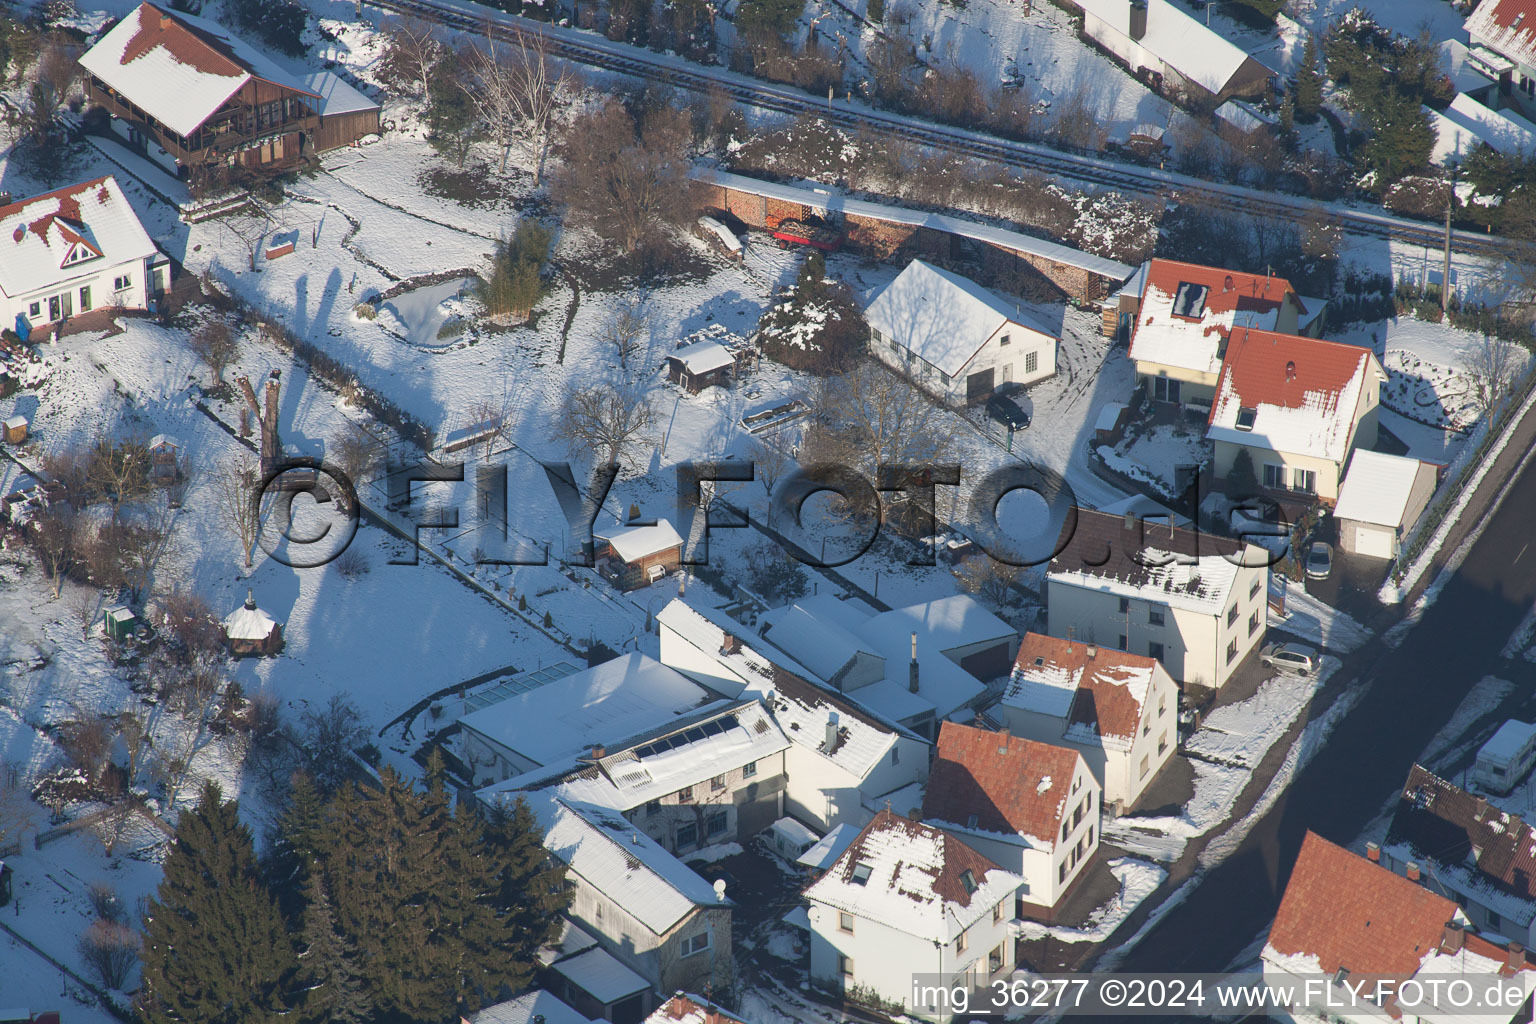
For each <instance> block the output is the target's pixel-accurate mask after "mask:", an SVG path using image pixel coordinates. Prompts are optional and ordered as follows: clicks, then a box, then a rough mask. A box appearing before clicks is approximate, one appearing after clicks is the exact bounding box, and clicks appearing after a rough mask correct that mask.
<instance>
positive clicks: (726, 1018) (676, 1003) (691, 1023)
mask: <svg viewBox="0 0 1536 1024" xmlns="http://www.w3.org/2000/svg"><path fill="white" fill-rule="evenodd" d="M645 1020H646V1024H667V1022H668V1021H685V1022H687V1024H744V1022H743V1021H742V1019H741V1018H740V1017H733V1016H731V1014H729V1013H727V1012H726V1011H725V1010H722V1009H721V1008H720V1007H718V1006H716V1005H715V1004H714V1003H712V1002H710V1001H709V1000H707V999H703V998H700V997H699V996H696V995H691V994H689V993H686V992H678V993H677V994H675V995H673V997H672V998H671V999H668V1000H667V1001H666V1002H664V1003H662V1004H661V1005H660V1006H658V1007H656V1009H654V1010H652V1011H651V1015H650V1016H649V1017H647V1018H646V1019H645Z"/></svg>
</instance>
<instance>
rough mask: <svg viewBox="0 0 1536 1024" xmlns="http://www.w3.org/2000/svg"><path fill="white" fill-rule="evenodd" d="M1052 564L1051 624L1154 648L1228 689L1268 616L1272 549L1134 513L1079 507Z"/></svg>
mask: <svg viewBox="0 0 1536 1024" xmlns="http://www.w3.org/2000/svg"><path fill="white" fill-rule="evenodd" d="M1059 544H1060V551H1059V552H1058V554H1057V555H1056V557H1055V558H1054V559H1052V560H1051V565H1050V569H1049V570H1048V571H1047V573H1046V577H1045V579H1046V611H1047V619H1046V621H1047V629H1046V632H1048V633H1050V635H1051V636H1054V637H1064V638H1069V639H1073V640H1080V641H1082V642H1084V643H1091V644H1100V645H1107V646H1110V647H1113V648H1115V649H1116V650H1120V651H1129V652H1133V653H1136V654H1143V653H1144V654H1146V655H1147V656H1148V657H1151V658H1155V659H1156V660H1157V661H1159V662H1161V663H1162V665H1163V668H1165V669H1167V670H1168V674H1169V675H1170V676H1172V677H1173V678H1174V679H1177V680H1179V681H1180V682H1183V683H1194V684H1197V685H1200V686H1207V687H1211V688H1220V687H1221V686H1222V685H1224V684H1225V683H1226V682H1227V680H1228V679H1229V678H1230V677H1231V675H1232V673H1233V672H1234V671H1235V670H1236V669H1237V667H1238V666H1239V665H1241V664H1242V662H1243V659H1244V658H1245V657H1247V655H1248V653H1249V652H1250V651H1252V650H1254V649H1255V648H1257V647H1258V646H1259V644H1261V643H1263V641H1264V632H1265V629H1266V628H1267V627H1268V624H1269V600H1268V582H1269V559H1270V558H1271V556H1270V554H1269V553H1268V552H1267V551H1265V550H1263V549H1262V548H1259V547H1257V546H1255V545H1251V544H1245V543H1243V542H1240V541H1234V540H1228V539H1226V538H1223V537H1215V536H1212V535H1210V534H1205V533H1198V532H1195V531H1192V530H1181V529H1178V528H1177V527H1172V526H1168V527H1164V526H1161V525H1153V524H1150V523H1148V522H1146V521H1145V520H1143V519H1140V518H1137V517H1136V516H1133V515H1126V516H1124V517H1121V516H1111V515H1105V514H1104V513H1102V512H1093V511H1090V510H1088V509H1078V511H1077V521H1076V523H1075V524H1074V523H1071V522H1068V523H1067V524H1066V526H1065V527H1064V529H1063V536H1062V538H1061V541H1060V542H1059Z"/></svg>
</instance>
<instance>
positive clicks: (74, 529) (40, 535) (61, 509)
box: [31, 501, 80, 600]
mask: <svg viewBox="0 0 1536 1024" xmlns="http://www.w3.org/2000/svg"><path fill="white" fill-rule="evenodd" d="M79 534H80V531H79V528H78V526H77V523H76V521H75V510H74V508H73V507H71V506H70V504H69V503H68V502H66V501H50V502H48V504H46V505H45V506H43V508H42V510H41V511H39V512H38V514H37V515H35V516H33V518H32V521H31V538H32V547H33V549H34V550H35V551H36V552H37V558H38V561H40V562H41V563H42V565H43V572H45V573H46V574H47V576H48V584H49V586H51V587H52V588H53V597H54V600H58V598H59V595H60V593H62V591H63V587H64V577H65V576H66V575H68V574H69V570H70V569H71V568H73V567H74V565H75V561H76V557H77V555H78V551H77V545H76V538H77V537H78V536H79Z"/></svg>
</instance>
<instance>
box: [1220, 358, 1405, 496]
mask: <svg viewBox="0 0 1536 1024" xmlns="http://www.w3.org/2000/svg"><path fill="white" fill-rule="evenodd" d="M1386 379H1387V374H1386V371H1385V370H1383V369H1382V368H1381V362H1380V361H1379V360H1378V359H1377V358H1376V354H1375V353H1374V352H1372V351H1371V350H1370V349H1368V348H1362V347H1361V346H1359V345H1348V344H1344V343H1342V342H1337V341H1323V340H1321V339H1318V338H1303V337H1301V336H1299V335H1294V334H1278V333H1275V332H1272V331H1260V330H1249V329H1238V330H1235V331H1234V332H1233V335H1232V339H1231V341H1230V343H1229V344H1228V347H1227V354H1226V360H1225V362H1224V364H1223V365H1222V369H1221V379H1220V381H1219V383H1218V384H1217V388H1216V400H1215V402H1214V404H1212V406H1211V412H1210V419H1209V423H1208V425H1207V427H1206V437H1208V438H1209V439H1210V440H1211V441H1212V442H1214V447H1215V452H1214V454H1213V456H1212V473H1213V475H1214V476H1215V478H1216V480H1217V481H1219V482H1220V483H1222V484H1223V485H1224V486H1226V487H1228V488H1229V489H1232V488H1234V487H1235V488H1236V490H1239V491H1240V490H1245V489H1246V488H1247V486H1249V485H1248V484H1247V483H1246V482H1245V481H1244V482H1237V483H1234V480H1233V470H1234V468H1235V467H1237V466H1238V465H1240V457H1241V455H1243V454H1246V455H1247V457H1248V463H1249V465H1250V466H1251V468H1252V471H1253V481H1252V483H1254V484H1257V486H1258V487H1260V488H1262V489H1263V490H1265V491H1272V492H1289V493H1290V494H1292V495H1297V496H1300V497H1302V498H1303V499H1304V500H1312V499H1316V500H1319V501H1323V502H1326V503H1327V504H1329V505H1332V504H1334V503H1335V502H1336V501H1337V500H1338V497H1339V485H1340V483H1341V482H1342V481H1343V479H1344V471H1345V469H1346V468H1347V467H1348V465H1349V460H1350V455H1351V453H1352V452H1353V451H1354V449H1355V448H1356V447H1357V446H1358V447H1361V448H1369V447H1371V446H1372V445H1374V444H1375V443H1376V432H1377V419H1378V417H1379V415H1380V406H1381V385H1382V384H1383V383H1384V382H1385V381H1386ZM1244 477H1246V474H1239V480H1240V481H1242V480H1243V478H1244ZM1234 495H1235V496H1236V497H1250V496H1251V494H1250V495H1244V494H1236V493H1235V492H1234Z"/></svg>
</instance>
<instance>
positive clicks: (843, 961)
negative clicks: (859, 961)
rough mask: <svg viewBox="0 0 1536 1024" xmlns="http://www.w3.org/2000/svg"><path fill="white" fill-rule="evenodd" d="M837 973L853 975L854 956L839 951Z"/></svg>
mask: <svg viewBox="0 0 1536 1024" xmlns="http://www.w3.org/2000/svg"><path fill="white" fill-rule="evenodd" d="M837 973H839V974H841V975H843V977H845V978H851V977H853V958H852V957H847V956H843V955H842V954H841V953H839V954H838V955H837Z"/></svg>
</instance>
